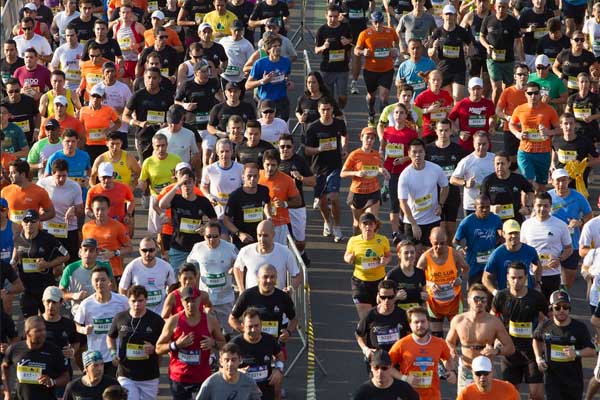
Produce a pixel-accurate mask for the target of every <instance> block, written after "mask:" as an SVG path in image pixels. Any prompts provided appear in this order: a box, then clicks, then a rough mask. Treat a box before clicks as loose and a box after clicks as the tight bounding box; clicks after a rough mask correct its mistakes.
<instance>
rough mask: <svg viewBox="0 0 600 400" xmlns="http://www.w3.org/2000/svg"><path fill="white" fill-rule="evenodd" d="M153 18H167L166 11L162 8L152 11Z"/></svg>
mask: <svg viewBox="0 0 600 400" xmlns="http://www.w3.org/2000/svg"><path fill="white" fill-rule="evenodd" d="M151 18H156V19H160V20H162V19H165V13H163V12H162V11H160V10H156V11H154V12H153V13H152V16H151Z"/></svg>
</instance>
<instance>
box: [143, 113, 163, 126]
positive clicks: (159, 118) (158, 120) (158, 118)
mask: <svg viewBox="0 0 600 400" xmlns="http://www.w3.org/2000/svg"><path fill="white" fill-rule="evenodd" d="M146 121H148V122H150V123H152V124H162V123H163V122H165V112H164V111H154V110H148V112H147V113H146Z"/></svg>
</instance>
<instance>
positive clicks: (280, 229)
mask: <svg viewBox="0 0 600 400" xmlns="http://www.w3.org/2000/svg"><path fill="white" fill-rule="evenodd" d="M288 233H290V231H289V229H288V227H287V225H279V226H276V227H275V243H279V244H282V245H284V246H287V244H288V242H287V235H288Z"/></svg>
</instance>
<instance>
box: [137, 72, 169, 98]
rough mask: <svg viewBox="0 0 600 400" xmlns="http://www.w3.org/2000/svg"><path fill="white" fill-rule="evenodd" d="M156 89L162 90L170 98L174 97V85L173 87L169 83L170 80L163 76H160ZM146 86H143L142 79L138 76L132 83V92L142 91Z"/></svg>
mask: <svg viewBox="0 0 600 400" xmlns="http://www.w3.org/2000/svg"><path fill="white" fill-rule="evenodd" d="M158 87H159V88H160V90H163V91H165V92H166V93H167V95H168V96H170V97H174V96H175V89H176V87H175V85H173V82H171V80H170V79H169V78H166V77H164V76H162V75H161V76H160V82H159V83H158ZM145 88H146V86H145V85H144V77H143V76H139V77H137V78H135V80H134V81H133V92H134V93H135V92H137V91H138V90H142V89H145Z"/></svg>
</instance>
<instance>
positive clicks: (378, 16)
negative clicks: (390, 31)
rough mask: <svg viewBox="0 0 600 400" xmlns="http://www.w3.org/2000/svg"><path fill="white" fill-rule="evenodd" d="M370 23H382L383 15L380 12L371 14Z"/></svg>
mask: <svg viewBox="0 0 600 400" xmlns="http://www.w3.org/2000/svg"><path fill="white" fill-rule="evenodd" d="M371 21H374V22H383V13H382V12H381V11H375V12H373V13H371Z"/></svg>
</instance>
